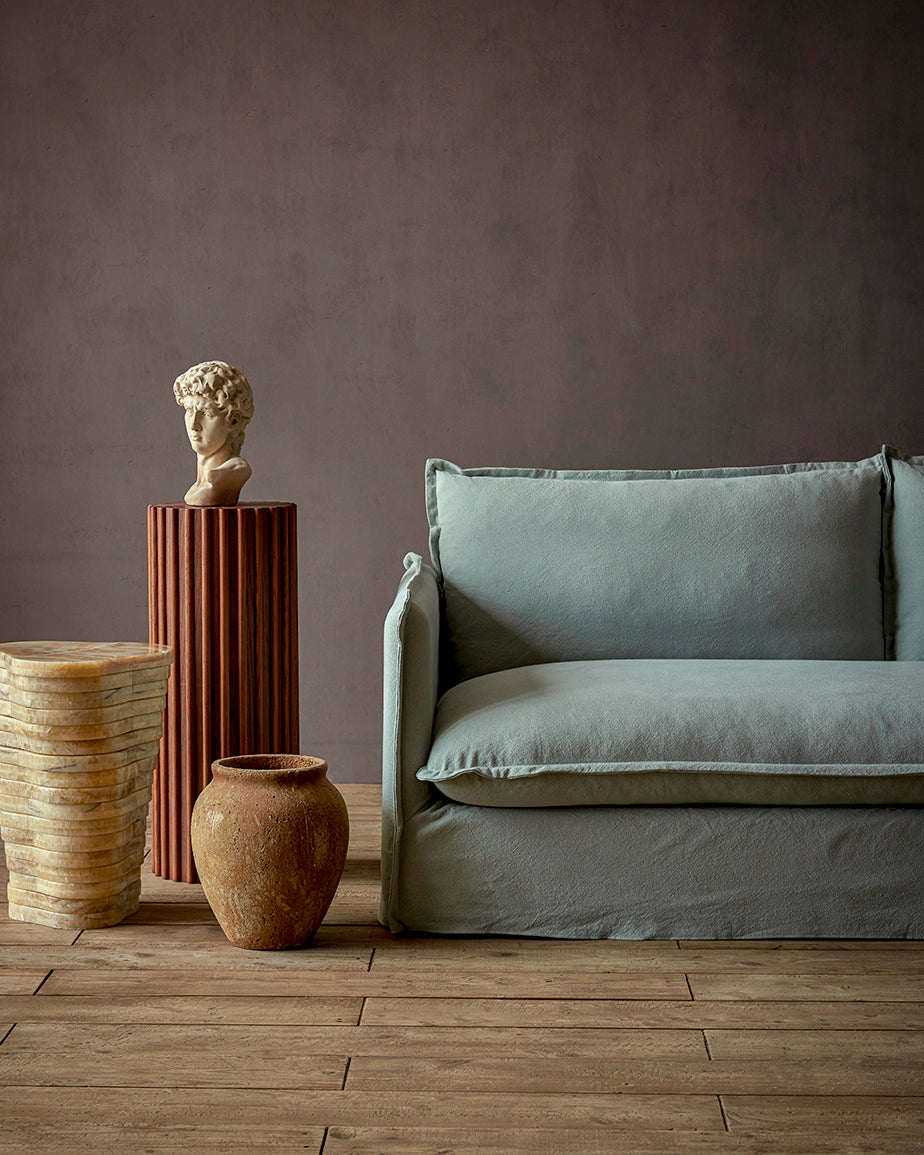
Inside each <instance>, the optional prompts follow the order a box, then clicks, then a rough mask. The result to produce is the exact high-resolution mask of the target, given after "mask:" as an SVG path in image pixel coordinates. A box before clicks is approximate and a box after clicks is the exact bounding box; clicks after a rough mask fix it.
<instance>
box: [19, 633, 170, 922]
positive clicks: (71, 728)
mask: <svg viewBox="0 0 924 1155" xmlns="http://www.w3.org/2000/svg"><path fill="white" fill-rule="evenodd" d="M170 661H171V650H170V648H169V647H166V646H147V645H143V644H140V643H134V642H111V643H109V642H101V643H93V642H7V643H5V644H3V645H0V835H2V837H3V841H4V844H5V849H6V860H7V866H8V868H9V872H10V880H9V886H8V891H7V893H8V898H9V913H10V918H16V919H20V920H21V921H23V922H37V923H42V924H43V925H45V926H55V927H70V928H73V929H81V930H87V929H91V928H95V927H103V926H113V925H115V923H117V922H121V920H122V919H123V918H125V917H127V916H128V915H129V914H132V913H133V912H134V911H136V910H137V909H138V905H139V894H140V891H141V862H142V859H143V858H144V839H145V824H146V820H147V813H148V805H149V803H150V801H151V783H152V779H153V774H154V765H155V761H156V758H157V743H158V739H159V738H160V735H161V729H162V722H163V711H164V701H165V696H166V688H167V674H168V671H169V667H170Z"/></svg>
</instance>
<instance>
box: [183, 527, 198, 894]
mask: <svg viewBox="0 0 924 1155" xmlns="http://www.w3.org/2000/svg"><path fill="white" fill-rule="evenodd" d="M180 520H181V522H182V524H183V532H182V533H181V535H180V540H181V542H182V543H183V553H182V556H181V558H180V563H181V574H182V585H183V599H182V602H181V604H180V614H181V623H182V624H181V629H180V653H181V655H182V666H183V696H182V700H181V703H180V707H181V710H182V723H181V725H182V734H183V741H182V781H181V795H180V797H181V804H180V822H179V824H178V826H179V838H180V844H179V847H178V850H179V853H180V857H181V865H180V869H181V871H182V873H183V876H184V877H191V876H195V871H196V868H195V864H194V863H193V858H192V848H191V847H190V845H189V833H188V832H189V819H190V816H191V814H192V808H193V802H194V800H195V784H196V779H197V777H198V765H197V762H198V759H197V757H196V754H197V746H198V741H197V739H198V738H199V732H198V726H197V725H196V722H197V713H198V711H197V710H196V682H197V676H196V674H197V671H196V604H195V598H196V589H195V572H196V536H195V526H194V518H193V516H192V511H191V508H190V507H188V506H187V507H184V508H182V509H181V510H180Z"/></svg>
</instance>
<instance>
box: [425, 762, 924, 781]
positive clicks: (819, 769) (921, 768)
mask: <svg viewBox="0 0 924 1155" xmlns="http://www.w3.org/2000/svg"><path fill="white" fill-rule="evenodd" d="M835 765H836V766H837V767H838V770H839V773H838V775H837V776H840V774H841V773H851V772H853V771H857V772H861V771H863V770H866V771H869V770H872V769H877V770H881V771H886V772H889V773H893V774H902V775H905V774H907V775H915V774H924V763H920V762H841V763H831V762H562V763H552V764H549V765H543V766H542V767H541V769H539V770H537V769H536V766H535V764H533V763H523V764H522V765H516V766H496V767H493V766H462V767H459V768H458V769H454V770H450V771H439V770H429V771H428V768H427V767H426V766H423V767H421V769H420V770H418V771H417V778H418V779H419V780H420V781H421V782H436V783H439V782H450V781H452V779H454V778H461V777H464V776H465V775H468V774H472V775H475V776H477V777H479V778H486V779H491V780H494V781H507V780H510V779H521V778H540V777H542V776H543V775H545V774H574V775H580V774H581V773H586V774H587V775H588V776H592V777H597V776H603V775H605V774H614V775H615V774H652V773H654V774H660V773H668V772H671V771H675V770H679V771H683V770H696V771H708V772H709V773H712V774H755V775H758V774H762V775H766V774H772V775H774V776H775V777H780V778H786V777H799V776H802V775H810V776H813V777H821V776H823V775H824V774H825V773H826V772H828V771H830V770H831V767H832V766H835Z"/></svg>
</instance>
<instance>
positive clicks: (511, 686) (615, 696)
mask: <svg viewBox="0 0 924 1155" xmlns="http://www.w3.org/2000/svg"><path fill="white" fill-rule="evenodd" d="M922 703H924V662H903V663H898V662H886V661H882V662H828V661H776V662H764V661H753V660H750V661H747V660H702V661H698V660H690V659H646V658H636V659H630V660H625V659H623V660H615V661H613V660H610V661H597V662H551V663H548V664H545V665H536V666H523V667H518V668H517V669H513V670H502V671H499V672H496V673H493V674H484V675H482V676H481V677H479V678H472V679H470V680H468V681H465V682H462V683H460V684H459V685H457V686H453V687H452V689H451V690H449V691H448V692H447V693H446V694H444V695H443V697H442V699H441V700H440V702H439V703H438V705H437V708H436V716H435V720H434V727H433V740H432V745H431V748H430V752H429V756H428V759H427V763H426V765H425V766H423V767H422V768H421V769H420V771H419V772H418V778H420V779H421V780H422V781H427V782H431V783H433V785H435V786H436V787H437V789H438V790H439V791H440V793H441V794H443V795H444V796H445V797H447V798H451V799H453V800H455V801H456V802H464V803H467V804H469V805H475V806H517V807H520V806H619V805H623V806H625V805H668V804H669V805H676V804H681V803H685V804H697V803H744V804H751V805H777V806H807V805H810V806H819V805H861V804H865V805H890V804H906V803H922V802H924V744H922V739H921V713H922Z"/></svg>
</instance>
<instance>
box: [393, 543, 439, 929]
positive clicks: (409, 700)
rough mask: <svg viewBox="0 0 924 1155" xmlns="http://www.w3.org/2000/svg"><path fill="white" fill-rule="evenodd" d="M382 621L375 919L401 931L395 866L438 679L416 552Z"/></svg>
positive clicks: (430, 596) (427, 586)
mask: <svg viewBox="0 0 924 1155" xmlns="http://www.w3.org/2000/svg"><path fill="white" fill-rule="evenodd" d="M404 567H405V573H404V576H403V577H402V579H401V584H400V586H399V587H398V594H397V597H396V598H395V601H394V604H393V605H392V607H391V609H390V610H389V612H388V616H387V618H386V619H385V681H384V712H383V717H384V728H383V735H382V907H381V911H380V917H381V920H382V922H383V923H385V924H386V925H387V926H389V927H390V928H391V929H393V930H398V929H401V927H400V924H399V923H396V922H395V920H394V918H393V917H392V916H391V914H390V911H391V910H392V909H393V907H394V898H395V895H394V889H395V886H396V884H397V859H398V854H399V852H400V841H401V832H402V829H403V827H404V822H405V820H406V819H407V818H409V817H410V816H411V815H413V814H415V813H417V811H419V810H421V809H423V807H424V806H426V805H427V802H428V800H429V797H430V788H429V786H428V785H427V784H426V783H425V782H419V781H418V780H417V777H416V775H417V771H418V770H419V769H420V767H421V766H423V765H424V763H425V762H426V761H427V755H428V754H429V752H430V739H431V735H432V732H433V715H434V712H435V710H436V699H437V693H438V677H439V632H440V596H439V587H438V585H437V578H436V572H435V571H434V570H433V568H432V567H431V566H429V565H427V564H426V563H425V562H424V561H423V559H422V558H421V557H420V556H419V555H418V554H415V553H409V554H408V555H407V557H405V559H404Z"/></svg>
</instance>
